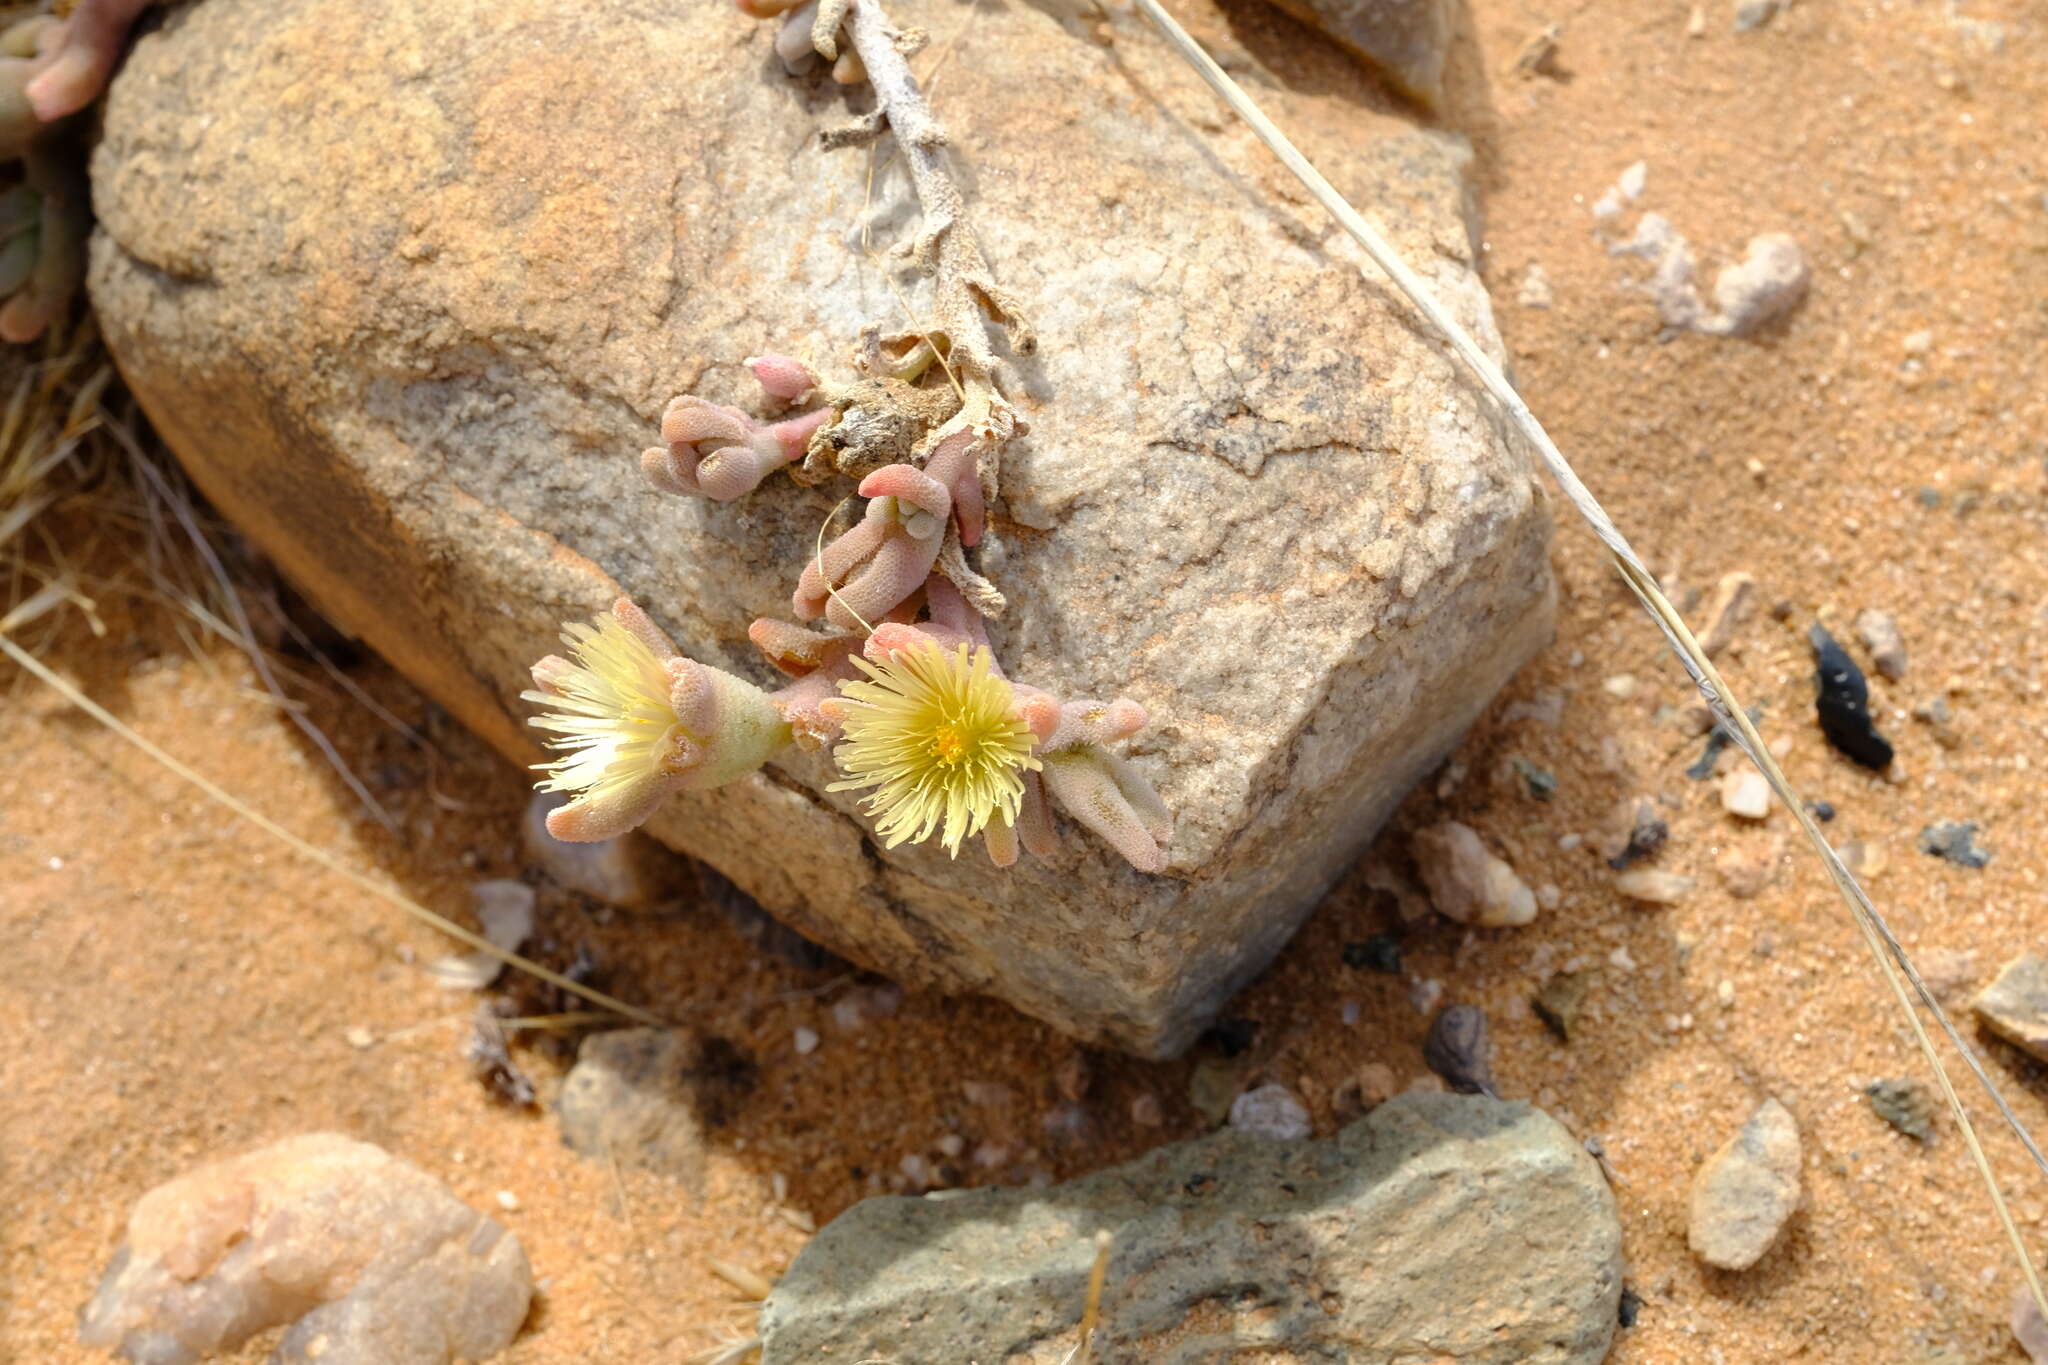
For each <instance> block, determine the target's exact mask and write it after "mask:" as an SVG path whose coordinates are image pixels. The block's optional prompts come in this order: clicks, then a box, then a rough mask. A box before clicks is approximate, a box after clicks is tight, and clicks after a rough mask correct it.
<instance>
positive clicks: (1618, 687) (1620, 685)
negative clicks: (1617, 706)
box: [1600, 673, 1642, 701]
mask: <svg viewBox="0 0 2048 1365" xmlns="http://www.w3.org/2000/svg"><path fill="white" fill-rule="evenodd" d="M1600 686H1601V687H1603V688H1604V689H1606V692H1607V695H1608V696H1610V697H1617V698H1619V699H1620V700H1622V701H1629V700H1632V699H1633V698H1634V697H1635V695H1636V693H1638V692H1640V691H1641V690H1642V684H1641V683H1639V682H1637V681H1636V675H1635V674H1633V673H1617V674H1615V675H1614V676H1613V677H1611V678H1609V679H1607V680H1606V681H1605V682H1603V683H1601V684H1600Z"/></svg>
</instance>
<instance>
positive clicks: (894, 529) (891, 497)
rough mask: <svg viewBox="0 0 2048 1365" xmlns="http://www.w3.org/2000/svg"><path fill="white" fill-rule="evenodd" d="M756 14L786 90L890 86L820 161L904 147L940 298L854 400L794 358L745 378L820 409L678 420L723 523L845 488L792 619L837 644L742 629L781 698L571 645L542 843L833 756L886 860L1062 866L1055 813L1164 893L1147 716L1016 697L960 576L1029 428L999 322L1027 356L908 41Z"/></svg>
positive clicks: (698, 408)
mask: <svg viewBox="0 0 2048 1365" xmlns="http://www.w3.org/2000/svg"><path fill="white" fill-rule="evenodd" d="M740 9H741V10H742V11H744V12H745V13H747V14H750V15H753V16H755V17H758V18H780V19H781V21H782V28H781V31H780V33H779V35H778V37H777V39H776V50H777V52H778V53H779V54H781V56H782V57H783V59H784V61H785V64H786V65H788V66H789V67H791V69H793V70H799V71H800V70H802V69H803V68H805V67H806V66H809V65H815V59H816V58H819V57H822V58H823V59H825V60H826V61H830V62H832V63H834V66H833V74H834V76H835V77H836V78H838V79H840V80H842V81H844V82H847V83H852V82H853V81H856V80H863V79H864V80H867V81H870V82H871V83H872V84H873V86H874V89H875V93H876V97H877V105H878V107H877V111H876V113H875V114H874V115H871V116H869V117H868V118H867V119H865V120H863V121H862V122H861V123H859V124H856V125H855V126H854V127H853V128H851V129H848V130H841V131H839V132H836V133H829V134H827V135H826V137H825V139H824V140H825V142H826V144H827V145H828V146H849V145H855V144H857V143H860V142H862V141H866V140H871V139H872V138H873V137H876V136H879V135H880V133H881V132H882V131H883V130H884V129H885V128H887V129H890V130H893V131H894V133H895V135H896V138H897V142H898V145H899V148H900V149H901V151H902V153H903V155H904V156H905V159H906V161H907V162H908V163H909V165H910V170H911V178H912V181H913V183H914V184H915V186H916V188H917V193H918V198H919V203H920V206H921V208H922V209H923V212H924V216H925V222H924V231H923V232H922V234H921V235H920V236H919V237H918V239H917V242H916V247H915V250H914V251H913V252H912V255H913V256H914V258H915V259H916V261H917V262H918V264H919V266H920V267H921V268H922V269H923V270H924V272H925V273H926V274H927V275H928V276H929V277H930V279H931V283H932V299H933V303H932V309H931V312H932V318H931V325H930V326H928V327H926V328H924V329H922V330H920V331H917V332H912V333H904V334H896V335H890V334H886V333H884V332H883V331H882V330H881V329H880V328H878V327H871V328H869V329H867V330H866V331H864V332H863V333H862V335H861V337H860V339H859V343H858V345H857V347H856V349H855V352H854V357H853V365H852V369H853V375H852V377H851V378H849V379H847V380H844V381H834V380H830V379H827V378H825V377H823V376H821V375H820V374H819V373H818V372H817V371H816V370H815V369H813V368H812V367H811V366H810V365H808V364H806V363H805V362H803V361H801V360H798V359H796V358H795V357H793V356H789V355H783V354H778V353H770V354H765V355H759V356H753V357H749V358H748V359H747V361H746V365H747V368H748V369H749V370H750V371H751V372H752V374H753V376H754V378H755V380H756V381H757V382H758V383H759V384H760V386H761V388H762V390H763V392H764V393H765V394H766V395H767V396H768V398H770V399H772V400H774V401H775V402H777V403H779V404H783V405H788V404H795V403H799V402H802V401H806V400H808V401H810V402H811V403H813V404H814V406H812V407H810V408H808V409H806V410H804V411H801V412H798V413H795V414H793V415H784V416H781V417H779V418H777V419H775V420H768V419H765V418H757V417H755V416H752V415H750V414H748V413H746V412H743V411H741V410H740V409H738V408H735V407H731V406H728V405H725V404H721V403H716V402H713V401H711V400H709V399H706V398H702V397H699V396H696V395H691V394H685V395H683V396H681V397H678V398H676V399H675V400H674V401H672V402H671V403H670V404H669V405H668V407H667V409H666V411H665V412H664V413H663V415H662V422H661V436H662V441H663V444H662V445H661V446H657V447H655V448H653V449H650V450H648V451H646V452H645V453H644V454H643V455H642V456H641V467H642V469H643V471H644V472H645V473H646V476H647V479H648V481H649V482H650V483H652V484H653V485H654V486H655V488H656V489H658V490H660V491H662V492H664V493H670V494H675V495H679V496H685V497H705V498H711V499H713V500H716V501H720V502H724V501H730V500H732V499H734V498H738V497H742V496H744V495H746V494H748V493H752V492H754V491H756V490H757V489H759V488H760V486H761V485H762V483H763V482H764V481H766V480H767V479H768V478H769V476H771V475H772V474H774V473H775V472H776V471H777V470H778V469H787V470H788V471H789V472H790V475H791V477H792V478H794V479H796V480H797V481H799V482H802V483H819V482H822V481H824V480H826V479H830V478H834V477H846V478H851V479H853V480H855V481H856V491H857V493H858V496H860V497H861V498H863V499H866V507H865V509H864V511H863V515H862V516H861V517H860V518H859V519H858V520H857V521H856V522H855V523H854V524H853V526H852V527H850V528H849V529H847V530H846V531H844V532H842V533H841V534H839V535H838V536H836V537H835V538H834V539H833V540H832V541H831V542H830V543H829V544H824V545H822V546H821V547H820V548H819V549H818V550H817V552H816V553H815V554H813V555H812V556H811V557H810V559H809V562H807V563H806V564H804V565H803V566H802V568H801V570H800V572H799V574H798V577H797V584H796V591H795V593H794V594H793V595H792V597H791V602H790V606H791V612H792V614H793V615H794V616H795V617H796V618H797V621H799V622H804V623H818V624H816V625H813V624H796V623H792V622H788V621H779V620H775V619H773V618H763V619H761V620H758V621H756V622H754V624H753V626H752V627H751V628H750V629H749V631H748V634H749V636H750V638H752V640H753V641H754V644H755V646H756V647H757V648H759V649H760V651H761V653H762V654H763V656H764V657H765V658H766V659H767V660H768V661H769V663H771V664H772V665H774V666H775V668H777V669H778V670H780V671H781V672H782V673H783V674H785V675H786V676H787V677H788V678H789V679H790V681H789V682H788V683H787V684H786V685H785V686H784V687H783V688H781V689H780V690H779V691H776V692H772V693H768V692H762V691H760V690H759V689H756V688H753V687H752V686H751V685H750V684H748V683H745V682H743V681H742V680H740V679H738V678H734V677H732V676H731V675H729V674H724V673H721V672H719V671H718V670H716V669H711V668H707V667H705V666H703V665H701V664H693V663H692V662H691V661H690V660H687V659H684V658H682V657H681V656H680V655H679V654H678V653H677V652H676V650H675V648H674V646H673V645H672V644H670V643H669V641H668V640H667V638H666V637H665V636H663V635H662V634H661V633H660V631H659V630H658V629H657V628H656V627H655V626H654V625H653V623H652V621H650V620H649V619H648V618H647V616H646V615H645V613H643V612H641V611H640V610H639V608H637V607H635V606H634V605H633V604H632V603H631V602H628V601H621V602H620V603H619V604H618V605H616V606H615V607H613V609H612V611H611V612H610V613H609V615H608V616H605V617H600V618H599V619H598V621H597V623H596V624H595V625H592V626H571V627H570V628H569V634H568V635H566V636H565V637H564V638H565V639H566V640H568V642H569V643H570V645H571V649H572V653H575V654H576V656H577V658H576V661H575V662H573V663H572V662H570V661H567V660H564V659H561V658H559V657H557V656H550V657H549V658H547V659H544V660H542V661H541V663H540V664H538V665H536V666H535V669H534V679H535V683H536V685H537V688H538V689H539V690H538V691H535V692H529V693H528V694H527V696H528V697H529V698H530V699H532V700H535V701H538V702H540V703H542V704H544V705H548V706H553V707H556V708H558V709H556V710H554V711H552V712H549V713H546V714H543V715H542V716H540V717H539V718H537V719H536V720H535V721H534V724H536V725H538V726H540V727H541V728H542V729H544V730H547V731H549V732H550V733H551V734H553V735H554V736H555V737H556V738H555V739H554V740H553V741H552V743H553V745H554V747H556V748H557V749H560V750H563V751H564V752H565V756H564V757H561V758H557V759H555V760H554V761H552V762H551V763H548V764H546V765H544V770H545V771H546V772H547V773H548V774H549V776H548V777H547V778H546V779H544V781H543V783H542V785H543V786H544V787H547V788H549V789H550V790H559V791H570V792H575V793H577V795H576V796H575V798H574V799H573V800H571V801H570V803H569V804H568V805H566V806H564V807H562V808H561V809H560V810H558V811H556V812H555V814H554V816H552V817H551V818H550V820H549V828H550V830H551V831H553V833H554V834H555V835H556V837H558V838H564V839H600V838H608V837H610V836H611V835H613V834H616V833H620V832H623V830H624V829H626V828H630V827H631V826H632V825H635V824H638V823H639V822H640V821H642V820H644V819H646V818H647V817H648V816H649V815H650V814H652V813H653V811H654V809H655V808H656V807H657V806H658V805H659V804H660V802H661V800H662V799H663V798H664V797H665V796H666V795H668V793H670V792H672V791H676V790H680V789H682V788H684V787H704V786H714V785H717V784H718V783H719V782H724V781H730V780H732V779H734V778H736V777H739V776H743V775H744V774H746V773H749V772H752V771H753V770H754V769H755V768H758V767H759V766H760V765H761V764H762V763H765V762H767V761H768V760H769V759H770V758H772V757H773V756H774V754H775V753H776V752H777V751H779V750H780V748H781V747H782V746H783V745H785V744H795V745H797V746H799V747H802V748H807V749H814V750H815V749H825V748H830V749H831V750H832V753H833V758H834V761H835V762H836V763H837V765H838V766H839V768H840V770H841V771H842V773H843V774H844V777H843V778H842V779H841V780H839V781H836V782H834V783H832V784H831V785H832V789H833V790H850V791H861V792H864V793H866V795H864V796H863V797H862V799H861V804H862V806H863V808H864V809H865V810H866V812H867V813H868V815H869V816H870V817H871V818H873V820H874V821H875V832H876V835H877V837H879V838H880V839H882V840H883V842H884V843H885V844H886V845H887V846H890V847H893V846H895V845H896V844H898V843H902V842H905V841H921V840H924V839H927V838H930V837H933V836H935V835H936V836H937V837H938V838H939V839H940V841H941V842H942V843H943V844H944V846H945V847H946V849H947V850H948V852H950V853H952V854H954V855H956V856H957V854H958V852H959V848H960V845H961V843H962V842H963V841H965V840H966V839H969V838H972V837H973V836H975V835H977V834H979V835H980V836H981V837H982V840H983V843H984V845H985V846H986V848H987V849H988V853H989V856H990V857H991V859H993V860H994V861H995V862H996V863H997V864H998V865H999V866H1008V865H1010V864H1012V863H1014V862H1016V861H1017V858H1018V856H1019V854H1020V852H1030V853H1032V854H1034V855H1036V856H1041V857H1042V856H1046V855H1049V854H1050V853H1051V852H1052V851H1053V849H1054V848H1055V847H1056V846H1057V837H1056V834H1055V830H1054V823H1053V818H1052V811H1051V807H1052V804H1055V803H1056V804H1057V805H1058V806H1059V807H1060V808H1061V809H1062V810H1064V811H1065V812H1066V813H1067V814H1068V815H1069V816H1071V817H1072V818H1073V819H1074V820H1076V821H1077V822H1078V823H1080V824H1081V825H1083V826H1085V827H1086V828H1087V829H1089V830H1090V831H1092V832H1093V833H1095V834H1096V835H1097V836H1098V837H1100V838H1101V839H1102V840H1103V841H1104V842H1106V843H1107V844H1109V846H1110V847H1111V848H1113V849H1114V850H1116V852H1117V853H1119V854H1121V855H1122V856H1123V857H1124V858H1125V859H1127V860H1128V861H1129V862H1130V863H1131V864H1132V866H1134V867H1136V868H1138V869H1140V870H1141V871H1145V872H1152V873H1157V872H1161V871H1163V870H1164V869H1165V867H1166V863H1167V852H1166V850H1167V846H1168V844H1169V843H1170V841H1171V839H1172V834H1173V821H1172V817H1171V816H1170V815H1169V813H1168V811H1167V809H1166V806H1165V803H1164V802H1162V801H1161V800H1160V799H1159V796H1158V794H1157V793H1156V792H1155V791H1154V790H1153V789H1152V787H1151V785H1150V784H1149V783H1148V782H1147V781H1146V780H1145V778H1144V777H1143V775H1142V774H1141V773H1140V772H1139V771H1138V770H1137V768H1136V767H1134V766H1133V765H1132V764H1131V763H1130V762H1129V761H1128V760H1127V759H1125V758H1124V757H1123V756H1122V755H1120V754H1119V753H1117V752H1116V746H1118V745H1120V744H1122V743H1123V742H1124V741H1126V740H1128V739H1129V738H1130V737H1131V736H1132V735H1134V734H1136V733H1137V732H1138V731H1139V730H1140V729H1142V728H1143V727H1144V725H1145V724H1146V722H1147V716H1146V713H1145V709H1144V707H1142V706H1140V705H1138V704H1137V703H1136V702H1133V701H1130V700H1128V699H1125V698H1116V699H1114V700H1111V701H1108V702H1101V701H1089V700H1071V701H1064V702H1063V701H1061V700H1060V699H1059V698H1057V697H1054V696H1053V695H1051V694H1050V693H1047V692H1045V691H1043V690H1042V689H1039V688H1035V687H1031V686H1028V685H1025V684H1022V683H1013V682H1012V681H1011V680H1010V679H1009V678H1007V677H1006V676H1005V675H1004V672H1003V669H1002V666H1001V664H1000V663H999V662H998V661H997V658H996V654H995V650H994V647H993V646H992V645H991V643H990V641H989V636H988V630H987V621H988V620H989V619H990V618H992V617H995V616H999V615H1000V614H1001V613H1002V612H1003V611H1004V609H1005V606H1006V603H1005V601H1004V598H1003V595H1002V593H1001V592H1000V591H998V590H997V588H996V587H995V585H994V584H992V583H990V582H989V581H988V580H987V579H986V578H984V577H982V575H981V574H980V573H979V572H977V571H976V570H975V569H974V567H973V566H972V565H971V564H970V563H969V562H968V558H967V552H968V551H969V550H972V549H974V548H975V547H977V546H978V545H980V544H981V542H982V541H983V539H984V537H985V536H986V535H987V532H988V525H987V507H988V504H989V502H990V500H991V499H993V498H994V496H995V494H996V470H997V463H998V461H997V457H998V455H999V453H1000V451H1001V450H1002V448H1003V446H1004V444H1005V443H1006V442H1008V441H1009V440H1010V439H1011V438H1013V437H1014V436H1016V435H1019V434H1021V433H1022V431H1023V430H1024V426H1023V423H1022V422H1021V421H1020V420H1019V418H1018V416H1017V414H1016V412H1015V410H1014V409H1013V408H1012V407H1011V405H1010V404H1009V403H1008V402H1007V401H1006V400H1005V399H1004V398H1003V396H1002V393H1001V390H1000V388H999V386H998V383H997V380H996V374H995V370H996V364H995V359H994V351H993V346H992V342H991V339H990V337H989V333H988V324H989V323H990V322H996V323H999V324H1002V325H1003V326H1004V327H1005V328H1006V330H1007V332H1008V336H1009V343H1010V346H1011V348H1012V349H1013V350H1017V351H1020V352H1024V351H1028V350H1029V349H1030V347H1031V345H1032V339H1031V334H1030V332H1029V330H1028V328H1026V327H1025V326H1024V324H1023V322H1022V321H1021V319H1020V318H1019V317H1018V315H1017V311H1016V308H1015V305H1014V303H1013V302H1012V301H1011V300H1010V298H1009V296H1008V295H1007V294H1006V293H1005V292H1004V291H1003V290H1002V289H1001V288H1000V287H999V286H998V285H997V284H996V283H995V281H994V279H993V277H992V275H991V274H990V271H989V268H988V265H987V262H986V261H984V260H983V259H982V255H981V249H980V247H979V246H978V245H977V244H976V241H975V238H974V236H973V233H972V231H971V229H970V228H969V226H968V224H967V221H966V218H965V212H964V207H963V201H962V199H961V196H960V193H959V191H958V189H957V188H956V187H955V185H954V183H953V181H952V179H951V177H950V173H949V172H948V171H947V169H946V166H945V163H944V162H943V160H942V159H941V158H940V156H939V153H938V148H939V146H940V145H941V144H942V143H943V141H944V135H943V133H942V132H941V131H940V130H939V128H938V125H937V124H936V123H935V122H934V121H933V120H932V117H931V113H930V110H929V108H928V107H927V106H926V104H925V103H924V98H923V95H922V94H921V92H920V91H919V90H918V88H917V84H916V82H915V80H914V79H913V78H912V77H911V75H910V70H909V66H908V63H907V62H906V60H905V58H906V57H907V56H908V55H909V53H910V52H912V51H914V50H915V39H914V36H912V35H906V34H903V33H901V32H899V31H898V30H896V29H895V28H894V27H893V26H892V25H891V24H890V23H889V21H888V18H887V16H886V15H885V14H883V12H882V10H881V8H880V6H879V5H878V4H877V3H876V0H811V2H810V3H801V4H800V3H792V2H785V0H740ZM849 58H852V59H854V60H853V61H852V62H849V60H848V59H849ZM771 716H772V721H771V720H769V719H768V718H769V717H771Z"/></svg>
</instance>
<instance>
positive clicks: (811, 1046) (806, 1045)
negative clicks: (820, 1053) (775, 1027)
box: [796, 1028, 818, 1057]
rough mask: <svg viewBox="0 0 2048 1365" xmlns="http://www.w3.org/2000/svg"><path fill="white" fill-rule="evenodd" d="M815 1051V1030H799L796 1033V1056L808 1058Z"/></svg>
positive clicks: (816, 1034) (816, 1044)
mask: <svg viewBox="0 0 2048 1365" xmlns="http://www.w3.org/2000/svg"><path fill="white" fill-rule="evenodd" d="M817 1050H818V1031H817V1030H816V1029H808V1028H799V1029H798V1030H797V1031H796V1055H797V1056H799V1057H808V1056H810V1055H811V1054H812V1053H813V1052H816V1051H817Z"/></svg>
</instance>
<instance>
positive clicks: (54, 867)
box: [49, 858, 64, 872]
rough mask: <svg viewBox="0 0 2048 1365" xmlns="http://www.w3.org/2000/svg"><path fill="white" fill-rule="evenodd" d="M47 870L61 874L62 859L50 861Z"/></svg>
mask: <svg viewBox="0 0 2048 1365" xmlns="http://www.w3.org/2000/svg"><path fill="white" fill-rule="evenodd" d="M49 868H50V871H52V872H62V871H63V870H64V860H63V859H62V858H52V859H50V862H49Z"/></svg>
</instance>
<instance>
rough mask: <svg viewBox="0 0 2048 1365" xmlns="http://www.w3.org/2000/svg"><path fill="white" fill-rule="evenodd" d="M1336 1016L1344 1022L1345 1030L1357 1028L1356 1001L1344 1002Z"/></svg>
mask: <svg viewBox="0 0 2048 1365" xmlns="http://www.w3.org/2000/svg"><path fill="white" fill-rule="evenodd" d="M1338 1014H1339V1017H1340V1018H1342V1019H1343V1020H1344V1027H1345V1028H1357V1027H1358V1002H1357V1001H1356V1000H1346V1001H1345V1002H1344V1008H1343V1009H1342V1010H1340V1011H1339V1012H1338Z"/></svg>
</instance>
